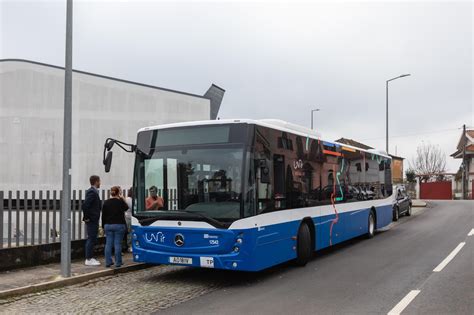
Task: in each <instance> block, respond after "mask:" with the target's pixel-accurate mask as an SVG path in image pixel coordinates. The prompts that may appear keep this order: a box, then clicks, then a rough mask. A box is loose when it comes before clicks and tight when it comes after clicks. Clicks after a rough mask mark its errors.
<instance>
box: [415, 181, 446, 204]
mask: <svg viewBox="0 0 474 315" xmlns="http://www.w3.org/2000/svg"><path fill="white" fill-rule="evenodd" d="M452 193H453V192H452V188H451V182H450V181H449V182H432V183H420V199H438V200H439V199H441V200H451V199H453V194H452Z"/></svg>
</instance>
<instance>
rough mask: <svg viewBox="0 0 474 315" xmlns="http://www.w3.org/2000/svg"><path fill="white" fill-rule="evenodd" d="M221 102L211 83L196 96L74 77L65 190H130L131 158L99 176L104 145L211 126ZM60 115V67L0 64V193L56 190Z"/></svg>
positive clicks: (118, 156) (117, 158) (118, 159)
mask: <svg viewBox="0 0 474 315" xmlns="http://www.w3.org/2000/svg"><path fill="white" fill-rule="evenodd" d="M223 96H224V90H223V89H221V88H219V87H218V86H216V85H214V84H213V85H211V87H210V88H209V90H208V91H207V92H206V93H205V94H204V95H203V96H201V95H194V94H190V93H185V92H179V91H173V90H169V89H165V88H160V87H156V86H150V85H146V84H140V83H135V82H130V81H125V80H120V79H116V78H110V77H105V76H101V75H97V74H92V73H87V72H82V71H76V70H74V71H73V100H72V107H73V125H72V141H73V142H72V188H73V189H84V188H87V187H88V185H89V183H88V179H89V176H90V175H92V174H97V175H99V176H101V178H102V183H103V187H110V186H112V185H121V186H122V187H123V188H127V187H129V186H131V185H132V176H133V158H134V156H133V155H132V154H127V153H125V152H122V151H116V153H115V155H114V163H113V167H112V171H111V172H110V173H108V174H106V173H105V172H104V167H103V165H102V153H103V145H104V141H105V139H106V138H108V137H112V138H116V139H120V140H123V141H125V142H129V143H134V142H135V141H136V133H137V130H138V129H140V128H142V127H144V126H149V125H158V124H166V123H173V122H183V121H192V120H205V119H215V118H216V117H217V113H218V111H219V107H220V104H221V101H222V98H223ZM63 108H64V68H61V67H57V66H52V65H48V64H42V63H37V62H32V61H27V60H16V59H5V60H0V148H1V149H0V165H1V167H0V191H1V190H3V191H9V190H12V191H15V190H22V191H23V190H29V191H31V190H38V189H44V190H53V189H56V190H59V189H61V185H62V146H63V136H62V135H63Z"/></svg>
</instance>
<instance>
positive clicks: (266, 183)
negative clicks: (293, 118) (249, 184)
mask: <svg viewBox="0 0 474 315" xmlns="http://www.w3.org/2000/svg"><path fill="white" fill-rule="evenodd" d="M257 130H258V129H257ZM268 144H269V141H268V140H267V139H266V138H265V137H264V134H263V133H257V136H256V139H255V153H254V168H255V180H256V183H257V185H256V186H257V187H256V188H257V214H260V213H263V212H269V211H273V210H274V206H273V204H272V199H273V186H272V179H273V163H272V162H273V161H272V160H271V151H270V148H269V145H268Z"/></svg>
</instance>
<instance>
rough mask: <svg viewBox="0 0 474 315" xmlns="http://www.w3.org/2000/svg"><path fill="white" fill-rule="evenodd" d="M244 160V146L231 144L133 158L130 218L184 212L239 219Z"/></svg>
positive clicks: (166, 150) (179, 148) (182, 148)
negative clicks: (134, 200)
mask: <svg viewBox="0 0 474 315" xmlns="http://www.w3.org/2000/svg"><path fill="white" fill-rule="evenodd" d="M243 156H244V150H243V145H231V144H217V145H197V146H196V145H194V146H185V145H179V146H172V147H168V148H166V147H163V149H161V148H157V149H156V150H152V151H151V152H150V154H149V155H148V156H140V155H137V163H136V172H135V176H136V180H137V181H136V182H137V183H139V184H138V187H136V188H137V190H136V193H137V204H136V207H135V210H136V211H135V214H136V215H142V216H147V217H149V216H156V215H158V214H161V215H164V216H166V214H167V213H173V214H176V213H179V212H187V213H192V214H196V215H201V216H205V217H208V218H212V219H214V220H217V221H219V222H225V221H233V220H236V219H239V218H240V217H241V206H242V202H241V201H242V168H243V163H244V159H243ZM173 210H175V211H173Z"/></svg>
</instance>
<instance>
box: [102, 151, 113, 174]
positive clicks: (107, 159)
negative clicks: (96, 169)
mask: <svg viewBox="0 0 474 315" xmlns="http://www.w3.org/2000/svg"><path fill="white" fill-rule="evenodd" d="M103 163H104V166H105V172H106V173H108V172H110V167H111V166H112V151H109V152H107V156H106V157H105V159H104V161H103Z"/></svg>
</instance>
